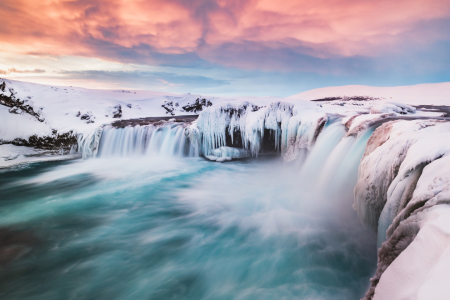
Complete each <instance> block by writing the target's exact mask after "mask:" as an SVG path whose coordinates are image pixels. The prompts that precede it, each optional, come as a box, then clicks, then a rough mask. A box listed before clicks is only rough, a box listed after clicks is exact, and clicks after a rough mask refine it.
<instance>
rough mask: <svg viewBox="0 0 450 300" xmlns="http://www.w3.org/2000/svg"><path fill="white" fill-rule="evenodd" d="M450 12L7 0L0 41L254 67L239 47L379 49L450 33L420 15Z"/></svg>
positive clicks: (330, 1) (253, 0) (441, 3)
mask: <svg viewBox="0 0 450 300" xmlns="http://www.w3.org/2000/svg"><path fill="white" fill-rule="evenodd" d="M449 17H450V3H449V1H448V0H426V1H425V0H413V1H411V0H397V1H391V0H374V1H358V0H326V1H309V0H302V1H294V0H285V1H282V2H276V1H272V0H249V1H239V0H216V1H215V0H211V1H207V0H192V1H183V0H152V1H145V0H110V1H101V0H91V1H88V0H78V1H68V0H44V1H35V0H3V1H2V4H1V6H0V19H1V20H2V26H1V27H0V49H2V51H4V52H12V53H22V54H23V53H42V54H50V55H79V56H89V57H100V58H105V59H109V60H117V61H127V59H128V58H126V57H121V54H120V53H122V52H124V51H125V50H127V49H129V50H130V51H133V52H134V53H135V55H136V56H137V57H139V58H140V59H143V60H144V62H146V63H152V64H158V63H161V61H160V60H159V59H158V57H156V56H155V53H157V54H167V55H183V54H195V55H197V56H198V57H199V58H201V59H205V60H207V61H211V62H214V63H219V64H223V65H228V66H238V65H244V66H247V67H248V68H255V67H257V65H255V64H257V59H253V60H250V61H248V63H246V61H243V59H242V58H241V57H239V55H240V53H244V52H245V54H246V55H247V54H248V53H258V51H268V50H270V51H272V52H273V53H275V52H276V51H275V50H280V49H281V50H285V49H290V50H291V51H292V52H295V53H299V54H301V55H309V56H313V57H317V58H321V59H329V58H334V57H351V56H376V55H381V54H383V53H387V52H395V51H397V49H399V48H401V46H402V45H404V44H405V43H415V44H418V45H419V44H427V43H432V42H434V41H436V40H439V39H448V38H449V36H448V32H446V31H445V29H442V30H440V31H430V30H422V29H421V28H420V24H421V23H422V22H427V21H433V20H439V19H448V18H449ZM230 45H234V46H232V47H231V46H230ZM102 47H103V48H102ZM107 47H109V48H114V47H116V48H117V49H118V50H114V49H112V50H111V49H105V48H107ZM230 47H231V48H232V50H233V51H231V52H228V53H226V52H222V51H224V50H223V49H227V48H228V49H230ZM270 51H269V52H270ZM246 55H243V57H246ZM262 64H264V62H262ZM264 65H267V63H266V64H264ZM275 65H276V62H273V64H272V63H271V64H270V66H267V67H268V68H272V67H274V68H276V66H275Z"/></svg>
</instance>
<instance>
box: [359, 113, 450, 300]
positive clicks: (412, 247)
mask: <svg viewBox="0 0 450 300" xmlns="http://www.w3.org/2000/svg"><path fill="white" fill-rule="evenodd" d="M449 139H450V123H448V122H443V121H438V120H414V121H403V120H402V121H392V122H388V123H385V124H383V125H381V126H380V127H378V128H377V129H376V130H375V132H374V133H373V135H372V136H371V138H370V140H369V142H368V144H367V147H366V152H365V154H364V157H363V159H362V161H361V164H360V166H359V175H358V182H357V185H356V187H355V204H354V207H355V209H356V211H357V213H358V215H359V216H360V218H361V220H363V221H364V222H366V223H367V224H369V225H371V226H373V227H374V228H377V230H378V246H379V247H380V249H379V253H378V266H377V271H376V274H375V277H374V278H373V279H372V280H371V281H372V285H371V288H370V289H369V291H368V293H367V294H366V299H393V300H395V299H411V298H414V297H419V298H417V299H443V298H439V297H440V296H439V297H437V298H434V297H431V298H427V297H430V294H427V293H422V291H423V290H425V286H428V283H427V280H426V278H425V277H424V276H423V275H422V274H423V273H427V272H432V270H434V268H441V266H440V265H439V264H438V261H439V259H437V258H438V257H440V256H446V255H447V254H446V253H447V252H448V250H447V248H448V247H450V239H449V238H447V237H446V238H445V239H444V240H440V241H436V240H435V239H436V238H437V239H441V238H439V237H438V236H442V237H444V236H446V235H447V233H446V232H450V223H448V222H447V223H445V222H444V223H442V222H435V220H436V217H435V216H436V214H437V215H440V214H441V210H442V211H444V210H445V211H446V212H445V214H447V213H448V206H447V205H446V204H449V203H450V193H449V191H450V156H449V154H450V144H449V143H448V141H449ZM439 218H441V217H439ZM442 218H443V217H442ZM442 218H441V219H442ZM438 223H439V226H437V225H436V224H438ZM431 232H434V233H431ZM443 232H445V234H444V235H443V234H442V233H443ZM433 245H436V247H434V246H433ZM433 247H434V248H433ZM431 248H433V249H431ZM436 249H440V250H436ZM412 261H414V262H416V263H414V264H411V262H412ZM413 270H414V271H413ZM440 272H441V273H442V270H441V271H440ZM445 276H447V277H448V276H449V274H448V273H447V274H446V275H445ZM438 283H439V281H437V283H434V282H433V283H431V285H433V286H434V285H436V284H438ZM394 287H396V288H394ZM403 287H405V288H403ZM439 288H441V289H446V285H445V286H444V285H441V286H440V287H439ZM387 295H389V297H388V296H387ZM426 295H428V296H426ZM433 295H434V294H433ZM436 295H438V294H436Z"/></svg>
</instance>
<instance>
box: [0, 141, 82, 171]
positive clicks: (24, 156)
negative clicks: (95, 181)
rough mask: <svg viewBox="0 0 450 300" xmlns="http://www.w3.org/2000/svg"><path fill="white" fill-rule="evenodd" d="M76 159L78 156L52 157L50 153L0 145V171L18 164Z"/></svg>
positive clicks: (23, 147) (52, 154) (29, 148)
mask: <svg viewBox="0 0 450 300" xmlns="http://www.w3.org/2000/svg"><path fill="white" fill-rule="evenodd" d="M75 158H78V155H73V154H71V155H54V153H52V152H50V151H45V150H40V149H35V148H31V147H25V146H14V145H11V144H4V145H0V169H2V168H7V167H11V166H14V165H19V164H27V163H34V162H41V161H52V160H68V159H75Z"/></svg>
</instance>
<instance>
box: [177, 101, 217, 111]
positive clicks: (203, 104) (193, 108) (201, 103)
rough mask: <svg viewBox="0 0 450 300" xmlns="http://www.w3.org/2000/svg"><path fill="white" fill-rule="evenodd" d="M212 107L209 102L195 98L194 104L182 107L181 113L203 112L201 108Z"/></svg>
mask: <svg viewBox="0 0 450 300" xmlns="http://www.w3.org/2000/svg"><path fill="white" fill-rule="evenodd" d="M209 106H212V103H211V101H209V100H206V99H204V98H203V99H200V98H197V99H196V100H195V102H194V103H192V104H188V105H185V106H183V111H186V112H194V113H197V112H199V111H202V110H203V107H209Z"/></svg>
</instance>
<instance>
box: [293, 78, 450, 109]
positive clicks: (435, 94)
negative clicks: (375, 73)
mask: <svg viewBox="0 0 450 300" xmlns="http://www.w3.org/2000/svg"><path fill="white" fill-rule="evenodd" d="M355 96H356V97H358V96H366V97H369V98H372V99H378V100H381V101H395V102H401V103H405V104H409V105H421V104H422V105H450V82H443V83H430V84H418V85H412V86H398V87H373V86H365V85H348V86H335V87H326V88H320V89H314V90H309V91H306V92H303V93H300V94H296V95H292V96H290V97H288V98H287V99H289V100H318V99H327V98H342V99H344V98H352V97H355Z"/></svg>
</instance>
